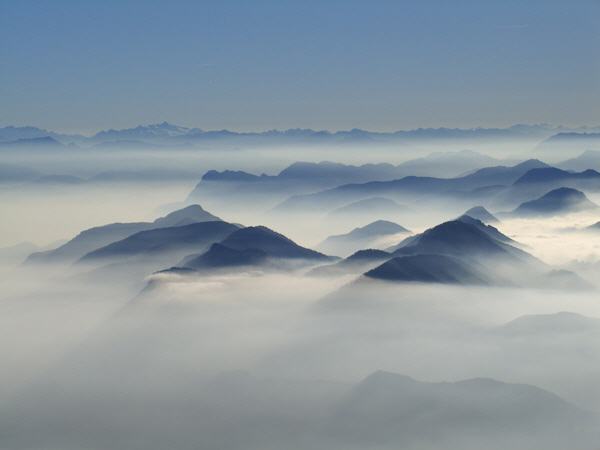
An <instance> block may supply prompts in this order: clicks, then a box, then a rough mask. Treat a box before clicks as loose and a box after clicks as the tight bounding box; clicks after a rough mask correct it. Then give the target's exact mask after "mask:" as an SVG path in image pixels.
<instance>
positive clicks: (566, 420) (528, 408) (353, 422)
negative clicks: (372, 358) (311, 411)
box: [329, 371, 599, 450]
mask: <svg viewBox="0 0 600 450" xmlns="http://www.w3.org/2000/svg"><path fill="white" fill-rule="evenodd" d="M597 423H598V418H597V417H596V416H595V415H594V414H592V413H589V412H586V411H584V410H581V409H579V408H577V407H576V406H574V405H572V404H569V403H567V402H566V401H564V400H563V399H561V398H560V397H558V396H556V395H555V394H553V393H551V392H548V391H545V390H543V389H540V388H537V387H535V386H531V385H523V384H507V383H502V382H499V381H496V380H493V379H487V378H475V379H470V380H464V381H459V382H453V383H448V382H442V383H427V382H420V381H416V380H415V379H413V378H410V377H407V376H404V375H398V374H394V373H389V372H382V371H379V372H375V373H374V374H372V375H370V376H369V377H367V378H366V379H364V380H363V381H362V382H361V383H359V384H358V385H357V386H356V387H355V388H354V389H353V390H352V391H351V392H350V394H349V395H348V396H347V397H345V398H344V399H343V400H342V401H341V402H340V404H339V405H338V408H337V409H336V412H335V414H334V417H333V420H332V421H331V423H330V424H329V426H330V427H331V429H330V430H329V434H330V435H336V436H343V439H344V440H345V441H346V442H347V443H348V445H352V446H354V448H366V447H372V445H373V443H374V442H376V443H377V446H378V447H380V448H451V449H458V448H468V449H475V448H481V443H482V440H481V439H482V438H481V437H482V436H485V442H486V444H485V446H486V448H488V449H494V450H500V449H503V448H505V446H506V442H507V441H508V442H510V443H511V444H510V446H511V448H513V449H519V450H525V449H531V448H546V449H547V448H552V449H556V450H558V449H562V448H568V447H569V446H570V442H572V440H575V441H577V442H578V443H579V445H581V446H582V448H587V449H591V448H595V447H594V445H595V442H597V439H598V436H599V433H598V430H597V428H596V427H597Z"/></svg>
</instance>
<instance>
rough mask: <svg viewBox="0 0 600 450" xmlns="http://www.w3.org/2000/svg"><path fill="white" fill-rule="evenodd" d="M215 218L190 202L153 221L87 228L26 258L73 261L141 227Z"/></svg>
mask: <svg viewBox="0 0 600 450" xmlns="http://www.w3.org/2000/svg"><path fill="white" fill-rule="evenodd" d="M215 220H221V219H219V218H218V217H217V216H214V215H212V214H210V213H209V212H207V211H205V210H204V209H202V207H201V206H200V205H190V206H188V207H185V208H183V209H180V210H177V211H174V212H172V213H170V214H167V215H166V216H165V217H161V218H159V219H156V220H155V221H154V222H132V223H112V224H108V225H102V226H99V227H94V228H90V229H87V230H84V231H82V232H81V233H79V234H78V235H77V236H75V237H74V238H73V239H71V240H70V241H68V242H67V243H65V244H63V245H61V246H60V247H58V248H56V249H54V250H49V251H45V252H39V253H33V254H31V255H30V256H29V258H27V262H29V263H38V262H72V261H75V260H78V259H80V258H81V257H83V256H84V255H86V254H87V253H89V252H92V251H93V250H96V249H99V248H101V247H104V246H106V245H108V244H110V243H112V242H116V241H120V240H122V239H124V238H126V237H128V236H131V235H132V234H135V233H138V232H140V231H145V230H151V229H155V228H163V227H174V226H181V225H187V224H190V223H196V222H206V221H215Z"/></svg>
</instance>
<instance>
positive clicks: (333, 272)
mask: <svg viewBox="0 0 600 450" xmlns="http://www.w3.org/2000/svg"><path fill="white" fill-rule="evenodd" d="M390 258H393V255H392V254H391V253H389V252H386V251H384V250H377V249H372V248H369V249H365V250H359V251H357V252H355V253H353V254H352V255H350V256H348V257H347V258H344V259H342V260H341V261H338V262H336V263H334V264H326V265H322V266H319V267H315V268H314V269H312V270H311V271H310V272H309V273H308V275H310V276H340V275H347V274H359V273H363V272H366V271H368V270H370V269H372V268H374V267H376V266H378V265H379V264H381V262H383V261H387V260H388V259H390Z"/></svg>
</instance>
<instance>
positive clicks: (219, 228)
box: [79, 219, 239, 263]
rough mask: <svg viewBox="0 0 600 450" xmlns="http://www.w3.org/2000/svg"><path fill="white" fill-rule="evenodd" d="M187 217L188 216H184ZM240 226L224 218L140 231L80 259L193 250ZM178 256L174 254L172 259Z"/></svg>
mask: <svg viewBox="0 0 600 450" xmlns="http://www.w3.org/2000/svg"><path fill="white" fill-rule="evenodd" d="M184 220H185V219H184ZM238 228H239V227H238V226H237V225H234V224H230V223H227V222H223V221H220V220H219V221H210V222H197V223H191V224H187V225H176V226H172V227H166V228H164V227H163V228H155V229H151V230H146V231H140V232H138V233H135V234H132V235H131V236H129V237H126V238H125V239H122V240H120V241H117V242H113V243H111V244H108V245H106V246H104V247H101V248H99V249H97V250H94V251H92V252H89V253H87V254H85V255H84V256H83V257H82V258H81V259H79V261H80V262H86V263H90V262H102V261H108V260H110V261H111V262H114V261H117V260H123V259H127V258H131V257H142V256H143V257H151V256H154V255H161V254H172V253H176V254H179V253H183V254H186V253H187V254H190V253H192V252H193V251H194V250H197V251H201V250H204V249H205V248H207V247H208V246H209V245H210V244H212V243H214V242H218V241H220V240H222V239H223V238H224V237H225V236H227V235H229V234H231V233H232V232H233V231H235V230H237V229H238ZM182 256H183V255H179V257H178V258H177V257H176V256H173V259H175V258H177V259H179V258H181V257H182Z"/></svg>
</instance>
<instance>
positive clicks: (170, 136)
mask: <svg viewBox="0 0 600 450" xmlns="http://www.w3.org/2000/svg"><path fill="white" fill-rule="evenodd" d="M599 131H600V128H568V127H563V126H551V125H546V124H539V125H513V126H511V127H508V128H464V129H461V128H417V129H412V130H401V131H393V132H374V131H367V130H361V129H358V128H355V129H352V130H346V131H333V132H332V131H325V130H312V129H288V130H268V131H258V132H236V131H230V130H210V131H207V130H202V129H200V128H189V127H184V126H179V125H174V124H171V123H168V122H162V123H157V124H150V125H139V126H136V127H133V128H126V129H119V130H115V129H109V130H103V131H99V132H97V133H96V134H94V135H92V136H84V135H79V134H63V133H57V132H53V131H49V130H45V129H42V128H36V127H31V126H23V127H15V126H6V127H3V128H0V143H2V142H4V143H7V142H14V143H18V142H19V141H22V140H27V139H37V138H46V137H50V138H52V139H54V140H56V141H57V142H59V143H62V144H76V145H79V146H83V147H92V146H94V145H97V144H101V143H108V142H123V143H126V142H129V143H131V142H140V143H146V144H157V145H167V144H168V145H172V144H190V145H194V144H197V143H201V142H213V143H214V142H224V141H229V142H246V143H249V144H253V143H256V144H261V145H265V144H268V143H270V142H272V143H281V142H289V143H311V142H314V143H318V144H324V143H332V144H347V143H352V142H355V143H364V142H369V143H388V142H414V141H427V140H453V141H473V140H486V139H495V140H497V139H508V140H510V139H514V140H523V139H527V140H538V141H541V140H545V139H549V141H550V142H553V141H556V140H559V141H561V140H564V139H575V138H576V139H583V140H586V141H593V140H594V139H596V138H597V136H599V135H600V134H599Z"/></svg>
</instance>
